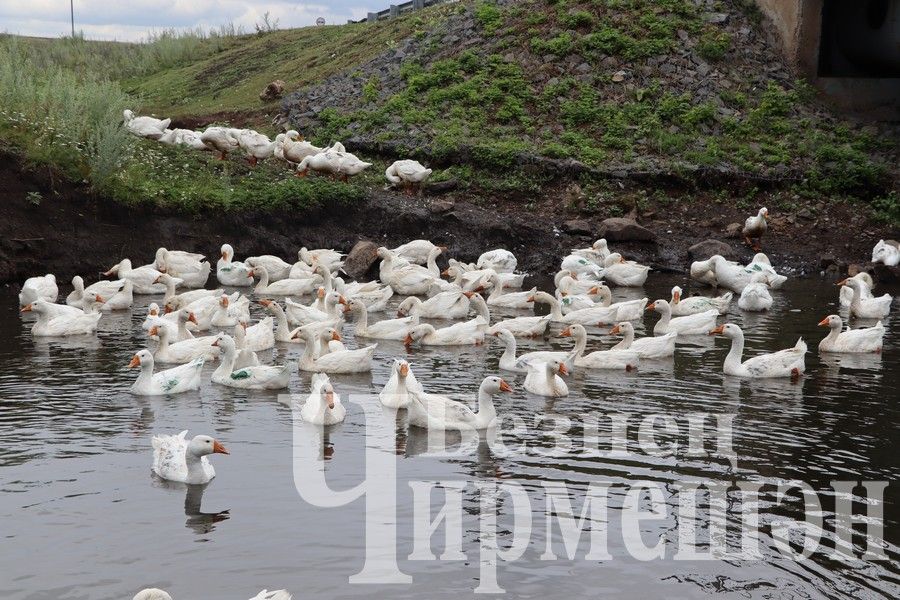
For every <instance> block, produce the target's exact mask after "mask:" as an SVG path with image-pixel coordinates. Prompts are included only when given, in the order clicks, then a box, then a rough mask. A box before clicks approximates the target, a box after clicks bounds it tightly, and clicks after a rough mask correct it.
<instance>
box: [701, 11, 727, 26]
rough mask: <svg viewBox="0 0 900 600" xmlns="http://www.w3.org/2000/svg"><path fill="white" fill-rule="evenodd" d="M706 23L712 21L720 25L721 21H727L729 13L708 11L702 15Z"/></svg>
mask: <svg viewBox="0 0 900 600" xmlns="http://www.w3.org/2000/svg"><path fill="white" fill-rule="evenodd" d="M703 18H704V19H705V20H706V22H707V23H713V24H715V25H721V24H723V23H727V22H728V18H729V15H728V13H709V14H707V15H704V17H703Z"/></svg>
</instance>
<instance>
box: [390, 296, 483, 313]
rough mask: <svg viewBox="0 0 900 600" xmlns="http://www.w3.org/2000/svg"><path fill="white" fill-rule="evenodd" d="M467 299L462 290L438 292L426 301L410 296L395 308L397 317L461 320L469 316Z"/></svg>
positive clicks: (468, 297)
mask: <svg viewBox="0 0 900 600" xmlns="http://www.w3.org/2000/svg"><path fill="white" fill-rule="evenodd" d="M469 299H470V295H467V294H466V293H464V292H463V291H462V290H455V291H447V292H440V293H438V294H435V295H434V296H432V297H431V298H428V299H427V300H422V299H421V298H417V297H416V296H410V297H408V298H407V299H406V300H404V301H403V302H401V303H400V306H398V307H397V316H400V317H405V316H409V315H418V316H419V317H420V318H422V319H463V318H465V317H466V315H468V314H469Z"/></svg>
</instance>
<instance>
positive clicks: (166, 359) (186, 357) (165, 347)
mask: <svg viewBox="0 0 900 600" xmlns="http://www.w3.org/2000/svg"><path fill="white" fill-rule="evenodd" d="M148 334H149V335H150V336H154V335H155V336H157V337H159V345H157V347H156V351H155V352H154V353H153V358H154V360H156V362H160V363H175V364H184V363H187V362H191V361H193V360H195V359H197V358H202V359H204V360H217V359H218V357H219V353H218V351H217V350H216V349H215V348H213V347H212V343H213V342H214V341H215V339H216V336H214V335H207V336H203V337H196V338H191V339H187V340H182V341H180V342H172V341H171V339H170V337H169V336H170V335H171V334H170V330H169V328H168V327H160V326H159V325H153V326H152V327H150V331H149V332H148Z"/></svg>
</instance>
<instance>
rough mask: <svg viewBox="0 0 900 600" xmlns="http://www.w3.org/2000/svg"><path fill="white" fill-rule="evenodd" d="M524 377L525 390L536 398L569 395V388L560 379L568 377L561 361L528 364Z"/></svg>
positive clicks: (567, 372) (567, 370)
mask: <svg viewBox="0 0 900 600" xmlns="http://www.w3.org/2000/svg"><path fill="white" fill-rule="evenodd" d="M528 366H529V369H528V375H526V376H525V389H526V390H528V391H529V392H531V393H532V394H537V395H538V396H546V397H548V398H562V397H564V396H568V395H569V386H567V385H566V382H565V381H564V380H563V378H562V377H561V376H562V375H568V374H569V369H567V368H566V365H565V363H564V362H562V361H561V360H557V359H553V360H548V361H547V362H543V363H542V362H537V363H530V364H529V365H528Z"/></svg>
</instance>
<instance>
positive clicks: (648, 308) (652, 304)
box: [646, 302, 656, 312]
mask: <svg viewBox="0 0 900 600" xmlns="http://www.w3.org/2000/svg"><path fill="white" fill-rule="evenodd" d="M655 308H656V302H651V303H650V304H648V305H647V308H646V310H647V312H650V311H651V310H654V309H655Z"/></svg>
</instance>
